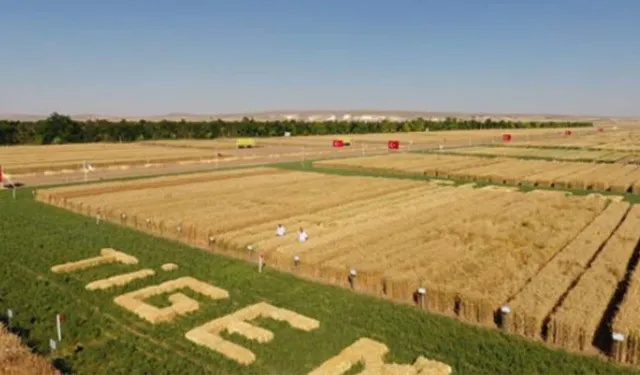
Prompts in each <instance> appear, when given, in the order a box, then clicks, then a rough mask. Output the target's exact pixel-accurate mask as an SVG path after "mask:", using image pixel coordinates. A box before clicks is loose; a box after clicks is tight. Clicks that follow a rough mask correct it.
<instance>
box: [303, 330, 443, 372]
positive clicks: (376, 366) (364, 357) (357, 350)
mask: <svg viewBox="0 0 640 375" xmlns="http://www.w3.org/2000/svg"><path fill="white" fill-rule="evenodd" d="M388 351H389V348H387V346H386V345H384V344H382V343H379V342H377V341H374V340H371V339H368V338H362V339H360V340H358V341H356V342H355V343H353V344H351V346H349V347H347V348H346V349H344V350H343V351H341V352H340V353H339V354H338V355H337V356H335V357H333V358H331V359H329V360H328V361H326V362H324V363H323V364H322V365H320V367H318V368H317V369H315V370H313V371H311V372H310V373H309V375H342V374H344V373H346V372H347V371H349V370H350V369H351V368H352V367H353V366H355V365H357V364H358V363H362V364H363V365H364V370H363V371H361V372H359V373H358V375H393V374H406V375H449V374H451V371H452V369H451V367H450V366H448V365H446V364H444V363H442V362H438V361H432V360H429V359H426V358H424V357H422V356H420V357H418V359H417V360H416V362H415V363H414V364H413V365H397V364H385V363H384V360H383V358H384V356H385V354H387V352H388Z"/></svg>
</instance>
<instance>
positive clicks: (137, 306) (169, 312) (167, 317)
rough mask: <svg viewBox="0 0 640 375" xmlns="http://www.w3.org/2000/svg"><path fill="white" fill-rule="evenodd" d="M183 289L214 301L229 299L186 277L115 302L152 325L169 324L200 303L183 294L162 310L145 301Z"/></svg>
mask: <svg viewBox="0 0 640 375" xmlns="http://www.w3.org/2000/svg"><path fill="white" fill-rule="evenodd" d="M182 288H189V289H191V290H193V291H194V292H197V293H200V294H202V295H203V296H206V297H209V298H211V299H212V300H219V299H225V298H229V293H228V292H227V291H226V290H224V289H220V288H217V287H215V286H213V285H210V284H207V283H204V282H202V281H199V280H196V279H194V278H192V277H188V276H186V277H181V278H178V279H175V280H171V281H167V282H164V283H162V284H159V285H154V286H149V287H146V288H143V289H140V290H136V291H133V292H130V293H126V294H122V295H120V296H117V297H115V298H114V300H113V301H114V302H115V303H116V304H118V305H120V306H121V307H123V308H125V309H127V310H129V311H131V312H132V313H134V314H136V315H138V316H139V317H141V318H142V319H145V320H147V321H148V322H150V323H151V324H157V323H162V322H168V321H171V320H173V319H175V318H176V317H177V316H179V315H185V314H188V313H190V312H193V311H196V310H198V308H199V304H198V302H197V301H195V300H193V299H191V298H189V297H187V296H185V295H184V294H182V293H174V294H172V295H170V296H169V298H168V299H169V302H171V303H172V305H171V306H168V307H165V308H162V309H160V308H157V307H154V306H151V305H149V304H147V303H146V302H144V300H145V299H147V298H149V297H151V296H155V295H159V294H166V293H170V292H173V291H175V290H179V289H182Z"/></svg>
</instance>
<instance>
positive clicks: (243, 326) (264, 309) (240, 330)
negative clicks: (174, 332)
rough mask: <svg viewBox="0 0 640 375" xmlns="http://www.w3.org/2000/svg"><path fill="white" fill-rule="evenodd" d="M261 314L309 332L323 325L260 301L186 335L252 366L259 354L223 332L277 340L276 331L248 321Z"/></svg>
mask: <svg viewBox="0 0 640 375" xmlns="http://www.w3.org/2000/svg"><path fill="white" fill-rule="evenodd" d="M258 317H262V318H270V319H274V320H277V321H284V322H287V323H289V325H290V326H292V327H293V328H296V329H299V330H302V331H307V332H309V331H312V330H315V329H317V328H318V327H319V326H320V322H318V321H317V320H315V319H311V318H307V317H305V316H302V315H300V314H297V313H295V312H293V311H290V310H286V309H281V308H278V307H275V306H272V305H270V304H268V303H265V302H260V303H257V304H255V305H251V306H248V307H245V308H243V309H240V310H238V311H236V312H234V313H231V314H229V315H226V316H223V317H221V318H217V319H214V320H212V321H210V322H208V323H205V324H203V325H201V326H199V327H196V328H194V329H192V330H190V331H189V332H187V333H186V334H185V337H186V338H187V339H188V340H190V341H193V342H194V343H196V344H198V345H202V346H205V347H207V348H209V349H211V350H214V351H216V352H218V353H220V354H222V355H224V356H225V357H227V358H230V359H232V360H234V361H236V362H238V363H240V364H242V365H249V364H251V363H253V362H254V361H255V359H256V356H255V354H253V352H251V351H250V350H248V349H246V348H244V347H242V346H240V345H237V344H234V343H232V342H230V341H227V340H225V339H223V338H222V337H221V336H220V334H221V333H222V332H228V333H235V334H238V335H241V336H244V337H246V338H247V339H249V340H253V341H257V342H260V343H266V342H269V341H271V340H273V332H271V331H269V330H267V329H264V328H260V327H256V326H254V325H252V324H250V323H248V322H250V321H252V320H254V319H256V318H258Z"/></svg>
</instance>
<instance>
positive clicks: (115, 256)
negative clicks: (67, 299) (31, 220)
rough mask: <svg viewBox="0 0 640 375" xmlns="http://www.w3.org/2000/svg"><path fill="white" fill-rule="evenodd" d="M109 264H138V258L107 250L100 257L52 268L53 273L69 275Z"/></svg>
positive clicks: (103, 250)
mask: <svg viewBox="0 0 640 375" xmlns="http://www.w3.org/2000/svg"><path fill="white" fill-rule="evenodd" d="M109 263H123V264H138V258H136V257H134V256H131V255H129V254H125V253H123V252H121V251H117V250H114V249H111V248H105V249H101V250H100V256H97V257H93V258H88V259H83V260H79V261H76V262H69V263H64V264H58V265H55V266H53V267H51V272H54V273H69V272H75V271H79V270H83V269H87V268H91V267H95V266H99V265H102V264H109Z"/></svg>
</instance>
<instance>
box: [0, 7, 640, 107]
mask: <svg viewBox="0 0 640 375" xmlns="http://www.w3.org/2000/svg"><path fill="white" fill-rule="evenodd" d="M0 51H1V53H0V113H43V114H46V113H50V112H52V111H59V112H62V113H97V114H113V115H149V114H164V113H169V112H190V113H233V112H243V111H258V110H295V109H301V110H302V109H309V110H313V109H386V110H392V109H393V110H404V109H407V110H429V111H470V112H520V113H563V114H602V115H640V1H637V0H635V1H634V0H627V1H624V0H601V1H595V0H582V1H578V0H556V1H551V0H537V1H522V2H520V1H518V0H511V1H507V0H501V1H499V0H496V1H483V0H476V1H470V0H464V1H463V0H413V1H411V0H394V1H391V0H387V1H382V0H366V1H365V0H323V1H311V0H297V1H294V0H261V1H258V0H255V1H250V0H226V1H217V0H208V1H205V0H182V1H169V0H144V1H143V0H128V1H124V0H110V1H100V2H98V1H90V0H55V1H53V0H0Z"/></svg>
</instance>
